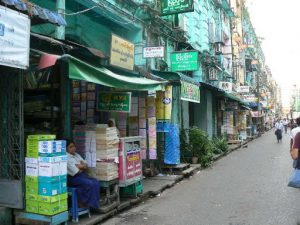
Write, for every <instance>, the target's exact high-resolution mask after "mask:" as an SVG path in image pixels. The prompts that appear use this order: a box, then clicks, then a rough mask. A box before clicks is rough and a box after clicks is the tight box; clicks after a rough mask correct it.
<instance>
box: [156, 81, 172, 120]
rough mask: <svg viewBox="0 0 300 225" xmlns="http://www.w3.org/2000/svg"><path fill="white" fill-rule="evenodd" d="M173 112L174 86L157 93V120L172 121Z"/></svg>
mask: <svg viewBox="0 0 300 225" xmlns="http://www.w3.org/2000/svg"><path fill="white" fill-rule="evenodd" d="M171 112H172V86H166V87H165V91H157V92H156V119H158V120H170V119H171Z"/></svg>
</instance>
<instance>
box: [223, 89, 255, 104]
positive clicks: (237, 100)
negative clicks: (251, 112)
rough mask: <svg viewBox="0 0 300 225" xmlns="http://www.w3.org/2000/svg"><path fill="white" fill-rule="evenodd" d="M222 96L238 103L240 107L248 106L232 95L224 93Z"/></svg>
mask: <svg viewBox="0 0 300 225" xmlns="http://www.w3.org/2000/svg"><path fill="white" fill-rule="evenodd" d="M224 95H225V97H227V98H229V99H231V100H233V101H236V102H239V103H240V104H241V105H244V106H246V107H247V106H249V104H248V103H247V102H245V101H243V100H242V99H241V98H239V97H238V96H235V95H234V94H231V93H227V92H224Z"/></svg>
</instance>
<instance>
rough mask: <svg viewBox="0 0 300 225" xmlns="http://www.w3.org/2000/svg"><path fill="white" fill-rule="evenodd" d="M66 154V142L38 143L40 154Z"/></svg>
mask: <svg viewBox="0 0 300 225" xmlns="http://www.w3.org/2000/svg"><path fill="white" fill-rule="evenodd" d="M65 152H66V141H64V140H60V141H39V153H40V154H56V153H59V154H61V153H65Z"/></svg>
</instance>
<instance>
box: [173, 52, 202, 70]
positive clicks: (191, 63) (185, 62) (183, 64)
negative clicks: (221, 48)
mask: <svg viewBox="0 0 300 225" xmlns="http://www.w3.org/2000/svg"><path fill="white" fill-rule="evenodd" d="M198 56H199V54H198V52H197V51H185V52H173V53H171V70H172V71H173V72H176V71H195V70H198V67H199V64H198Z"/></svg>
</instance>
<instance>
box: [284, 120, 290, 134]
mask: <svg viewBox="0 0 300 225" xmlns="http://www.w3.org/2000/svg"><path fill="white" fill-rule="evenodd" d="M288 124H289V121H288V120H287V119H286V118H285V119H284V120H283V126H284V132H285V133H287V127H288Z"/></svg>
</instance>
